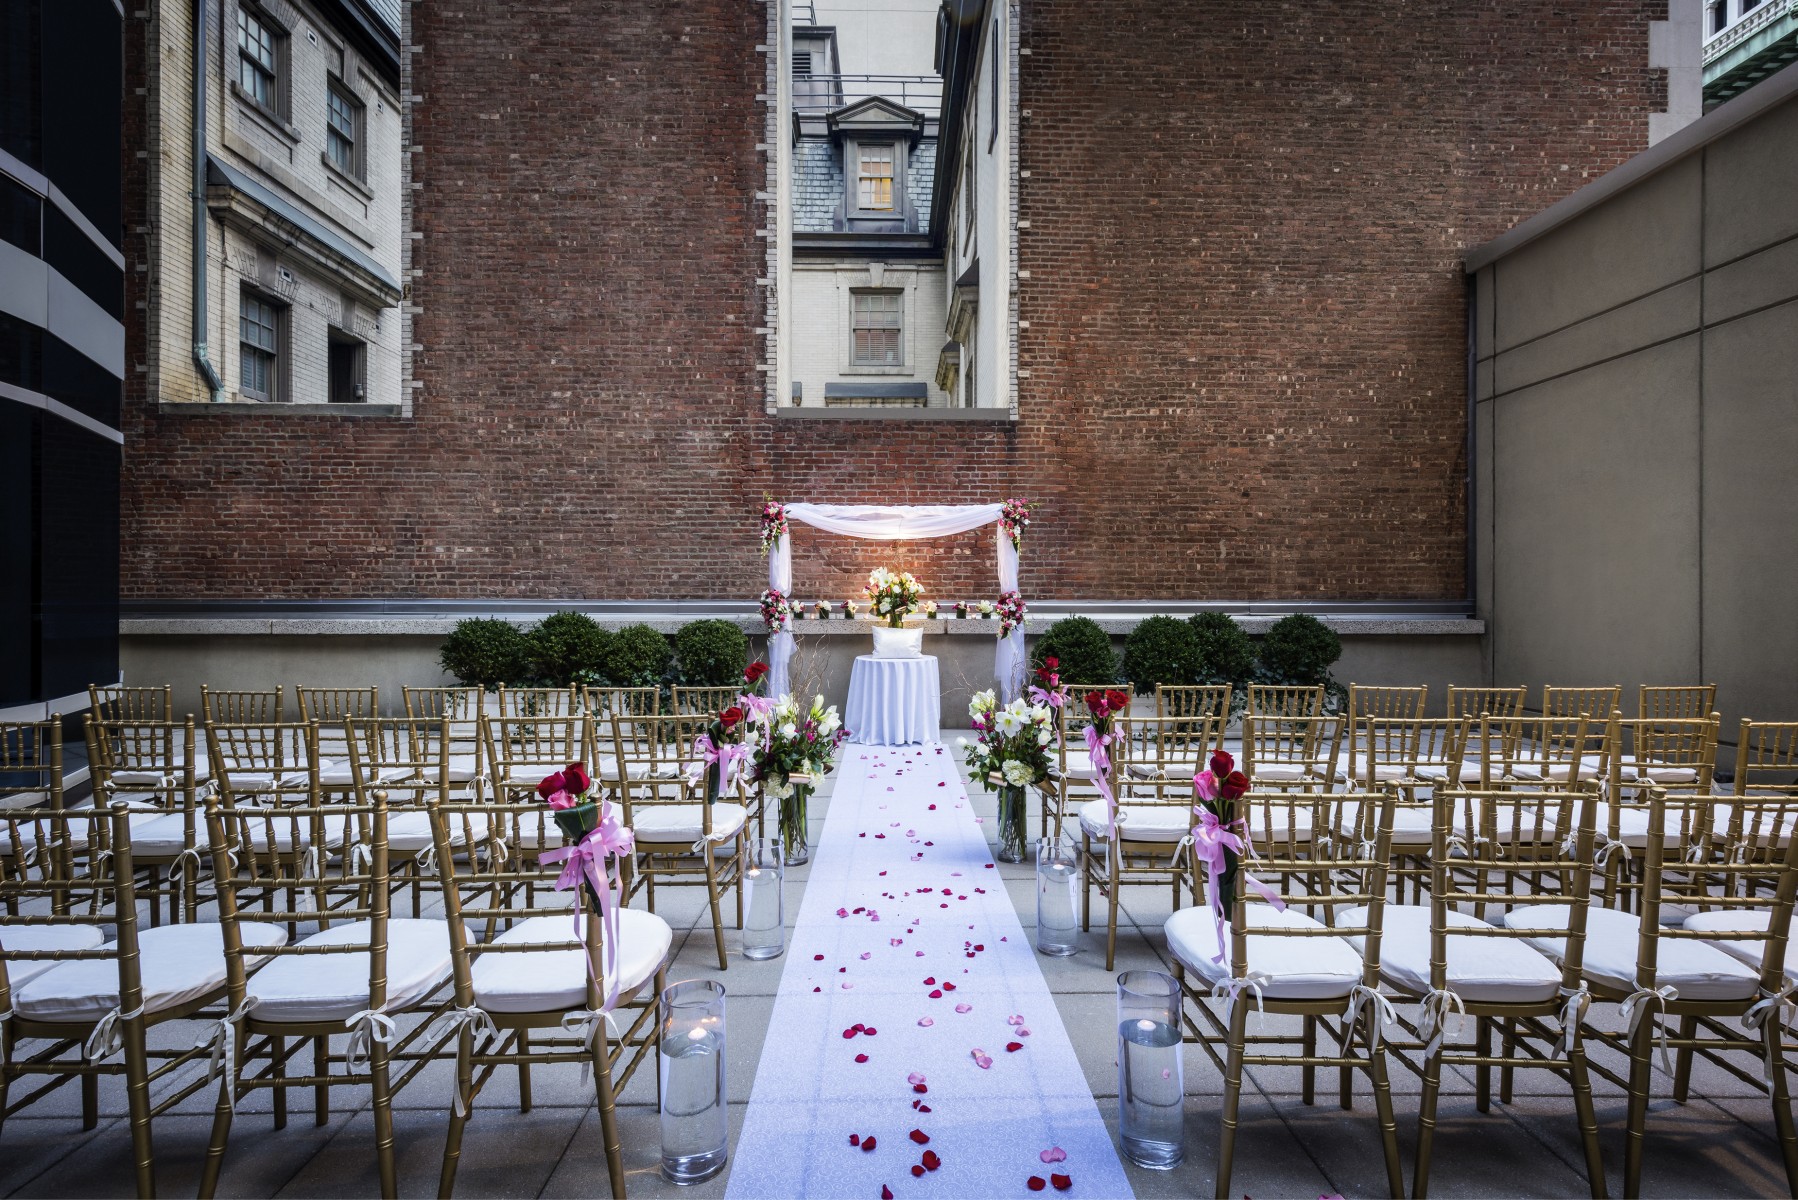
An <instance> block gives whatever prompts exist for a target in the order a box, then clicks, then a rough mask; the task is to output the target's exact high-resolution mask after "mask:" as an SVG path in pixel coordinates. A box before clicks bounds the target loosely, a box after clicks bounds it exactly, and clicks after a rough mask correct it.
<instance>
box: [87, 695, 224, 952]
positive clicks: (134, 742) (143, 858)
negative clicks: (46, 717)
mask: <svg viewBox="0 0 1798 1200" xmlns="http://www.w3.org/2000/svg"><path fill="white" fill-rule="evenodd" d="M194 745H195V743H194V719H193V717H191V716H189V717H188V718H187V719H186V720H185V721H183V722H181V723H179V724H177V723H176V722H174V721H136V720H121V721H104V720H98V719H95V718H94V717H92V716H90V717H89V718H88V721H87V761H88V771H89V776H88V778H89V782H90V783H91V784H92V785H93V790H94V798H95V803H97V804H100V805H102V806H105V805H108V804H110V803H112V802H113V801H115V800H116V801H120V802H122V803H123V804H125V806H126V807H127V808H129V809H130V810H131V816H130V821H131V849H132V861H133V863H135V864H136V867H137V869H138V870H139V871H141V872H144V874H145V876H146V879H145V882H146V884H147V886H145V887H141V888H139V889H138V893H137V894H138V896H139V898H140V899H147V900H148V901H149V903H150V924H151V925H160V924H162V901H163V899H164V898H165V897H166V898H167V899H168V902H169V918H170V919H171V920H174V921H180V920H182V919H183V917H184V916H185V917H186V918H187V919H189V920H191V919H193V914H194V912H195V910H196V908H197V907H198V904H199V876H200V874H201V869H200V868H201V862H202V856H201V854H200V850H199V847H200V845H201V844H202V843H203V842H204V840H205V831H204V830H203V829H201V828H200V822H199V820H198V818H197V816H196V810H195V804H196V800H197V797H198V794H199V771H198V770H197V769H196V766H195V763H194V761H193V752H194Z"/></svg>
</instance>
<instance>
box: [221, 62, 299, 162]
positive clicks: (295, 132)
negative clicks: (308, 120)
mask: <svg viewBox="0 0 1798 1200" xmlns="http://www.w3.org/2000/svg"><path fill="white" fill-rule="evenodd" d="M231 95H232V96H234V97H235V98H236V99H237V104H238V111H240V112H242V113H245V114H246V115H248V116H249V117H250V119H251V120H253V121H255V122H256V123H257V124H258V125H261V126H262V127H263V128H265V129H267V130H268V131H269V132H270V133H273V134H274V135H276V136H277V137H282V138H286V139H287V140H288V141H289V142H291V143H293V144H294V145H296V146H297V145H299V144H300V131H299V129H298V127H297V126H294V125H290V124H288V122H287V120H286V119H285V118H283V117H282V116H281V114H280V113H278V112H275V111H274V110H273V109H271V108H268V107H266V106H265V105H263V104H262V103H261V102H260V101H258V100H257V99H256V98H255V97H254V96H252V95H250V93H248V92H246V91H244V90H243V86H242V85H241V84H239V83H238V82H237V81H236V80H235V79H233V80H232V81H231Z"/></svg>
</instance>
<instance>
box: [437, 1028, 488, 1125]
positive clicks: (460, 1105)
mask: <svg viewBox="0 0 1798 1200" xmlns="http://www.w3.org/2000/svg"><path fill="white" fill-rule="evenodd" d="M442 1024H443V1026H444V1029H443V1033H444V1035H445V1036H448V1035H450V1034H460V1033H461V1031H462V1030H463V1029H464V1028H466V1029H467V1030H468V1032H469V1033H470V1034H471V1035H473V1036H474V1037H476V1038H479V1037H480V1036H481V1034H482V1033H486V1034H487V1035H488V1036H489V1037H493V1038H498V1037H499V1028H498V1027H497V1026H496V1025H494V1023H493V1018H492V1017H490V1016H488V1015H487V1010H486V1009H484V1008H482V1007H481V1006H480V1005H478V1004H470V1005H469V1006H468V1007H467V1008H451V1009H450V1010H449V1011H448V1012H446V1013H444V1014H443V1017H442ZM452 1107H453V1108H454V1109H455V1111H456V1115H457V1116H458V1117H466V1116H467V1115H468V1094H467V1093H466V1092H464V1091H463V1090H462V1079H461V1076H460V1075H459V1074H458V1076H457V1078H456V1100H455V1103H454V1105H452Z"/></svg>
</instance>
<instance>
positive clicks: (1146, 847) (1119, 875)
mask: <svg viewBox="0 0 1798 1200" xmlns="http://www.w3.org/2000/svg"><path fill="white" fill-rule="evenodd" d="M1124 721H1125V719H1124V718H1122V717H1118V718H1114V720H1113V728H1114V729H1115V728H1120V727H1123V726H1124ZM1124 778H1125V773H1124V772H1123V771H1117V772H1115V774H1114V776H1113V779H1114V784H1113V786H1117V784H1116V782H1115V781H1117V780H1122V779H1124ZM1125 791H1127V794H1124V793H1123V792H1120V793H1119V794H1118V806H1117V836H1116V837H1113V836H1112V833H1111V819H1110V814H1109V813H1108V812H1107V811H1106V805H1105V799H1104V797H1102V796H1101V797H1100V798H1099V799H1097V800H1091V801H1088V802H1087V803H1085V804H1083V805H1081V807H1080V928H1081V929H1082V930H1083V931H1086V930H1090V929H1091V928H1092V890H1093V888H1094V887H1097V888H1098V889H1099V891H1100V894H1101V895H1102V896H1103V898H1104V900H1105V906H1106V907H1105V969H1106V970H1107V971H1109V970H1111V969H1112V967H1113V965H1114V964H1115V963H1116V961H1117V940H1118V905H1119V902H1120V893H1121V891H1122V889H1123V888H1124V887H1125V886H1127V885H1131V884H1136V885H1147V886H1151V887H1153V886H1162V887H1166V888H1168V890H1169V892H1170V893H1171V894H1172V896H1173V906H1174V907H1175V908H1176V909H1177V908H1179V907H1180V892H1181V887H1182V885H1184V887H1185V889H1186V894H1187V895H1188V897H1189V898H1190V899H1189V902H1190V903H1193V904H1197V903H1198V900H1199V880H1198V874H1197V872H1196V870H1195V868H1194V866H1193V862H1192V856H1191V854H1190V853H1189V852H1188V851H1187V848H1186V847H1185V846H1184V843H1185V841H1186V839H1187V838H1188V837H1189V836H1190V835H1191V833H1192V827H1193V823H1194V822H1193V814H1192V803H1193V790H1192V776H1190V775H1187V776H1184V777H1180V776H1176V777H1175V778H1172V779H1144V780H1135V781H1131V782H1130V783H1129V784H1128V785H1127V788H1126V789H1125Z"/></svg>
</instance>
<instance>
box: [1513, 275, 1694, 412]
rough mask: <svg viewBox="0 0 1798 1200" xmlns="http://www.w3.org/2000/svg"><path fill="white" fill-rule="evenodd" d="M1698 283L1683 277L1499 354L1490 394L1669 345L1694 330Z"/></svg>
mask: <svg viewBox="0 0 1798 1200" xmlns="http://www.w3.org/2000/svg"><path fill="white" fill-rule="evenodd" d="M1700 286H1701V285H1700V283H1699V280H1697V279H1688V280H1686V281H1685V282H1684V283H1676V284H1674V285H1673V286H1671V287H1667V288H1663V289H1661V290H1660V291H1658V292H1654V293H1651V294H1650V295H1647V296H1643V297H1642V298H1641V299H1639V300H1632V301H1630V302H1629V303H1627V304H1624V305H1622V306H1620V307H1618V308H1613V309H1610V310H1609V311H1607V312H1603V313H1600V314H1599V315H1597V316H1595V317H1590V318H1588V319H1586V320H1584V321H1580V322H1578V323H1576V324H1573V325H1569V326H1567V327H1566V328H1565V329H1557V330H1556V331H1555V332H1553V333H1550V334H1547V335H1546V336H1544V337H1539V338H1537V339H1536V340H1534V341H1532V342H1526V343H1525V344H1524V345H1522V346H1519V347H1517V348H1516V349H1515V350H1509V351H1506V352H1504V353H1502V354H1500V355H1499V356H1498V357H1497V358H1496V359H1494V360H1493V363H1494V375H1493V390H1494V392H1495V393H1496V394H1499V395H1503V394H1504V393H1506V392H1511V391H1515V390H1516V389H1518V388H1521V387H1527V386H1528V385H1530V384H1532V383H1539V382H1541V381H1542V380H1544V379H1552V378H1554V377H1555V376H1557V375H1565V374H1567V373H1568V372H1570V371H1577V370H1579V369H1580V368H1582V367H1586V366H1589V365H1591V364H1592V363H1599V362H1604V361H1605V360H1607V359H1612V358H1620V357H1622V356H1623V355H1625V354H1629V353H1631V352H1633V351H1636V350H1640V349H1643V348H1644V347H1646V346H1652V345H1654V344H1656V343H1657V342H1665V341H1669V340H1671V339H1673V338H1676V337H1678V336H1679V335H1681V334H1685V333H1691V332H1693V331H1694V330H1696V329H1697V328H1698V320H1699V307H1698V305H1699V294H1700Z"/></svg>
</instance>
